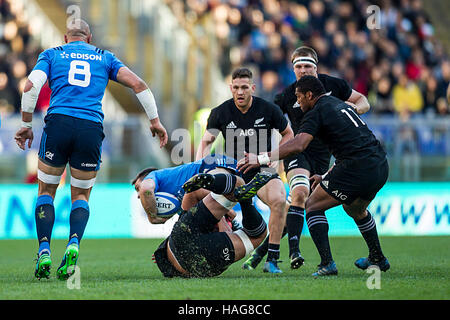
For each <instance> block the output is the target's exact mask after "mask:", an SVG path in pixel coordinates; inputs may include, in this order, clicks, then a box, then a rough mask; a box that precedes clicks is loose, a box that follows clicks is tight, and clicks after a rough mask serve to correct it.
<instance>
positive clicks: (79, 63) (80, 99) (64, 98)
mask: <svg viewBox="0 0 450 320" xmlns="http://www.w3.org/2000/svg"><path fill="white" fill-rule="evenodd" d="M124 66H125V65H124V64H123V63H122V62H121V61H120V60H119V59H117V58H116V57H115V56H114V54H112V53H111V52H109V51H106V50H101V49H98V48H96V47H95V46H93V45H90V44H88V43H86V42H83V41H75V42H71V43H68V44H66V45H63V46H60V47H56V48H52V49H48V50H45V51H44V52H42V53H41V54H40V55H39V59H38V61H37V64H36V66H35V67H34V70H41V71H43V72H45V73H46V74H47V77H48V81H49V86H50V89H51V90H52V95H51V98H50V106H49V108H48V110H47V114H53V113H58V114H64V115H68V116H72V117H76V118H80V119H87V120H91V121H95V122H103V118H104V115H103V111H102V99H103V96H104V94H105V89H106V86H107V85H108V81H109V80H110V79H111V80H114V81H117V78H116V77H117V72H118V71H119V69H120V68H121V67H124Z"/></svg>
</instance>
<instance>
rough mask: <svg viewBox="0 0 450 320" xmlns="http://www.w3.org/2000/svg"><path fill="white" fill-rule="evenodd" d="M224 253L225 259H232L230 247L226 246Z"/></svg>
mask: <svg viewBox="0 0 450 320" xmlns="http://www.w3.org/2000/svg"><path fill="white" fill-rule="evenodd" d="M222 254H223V259H224V260H227V261H230V250H229V249H228V248H224V249H223V250H222Z"/></svg>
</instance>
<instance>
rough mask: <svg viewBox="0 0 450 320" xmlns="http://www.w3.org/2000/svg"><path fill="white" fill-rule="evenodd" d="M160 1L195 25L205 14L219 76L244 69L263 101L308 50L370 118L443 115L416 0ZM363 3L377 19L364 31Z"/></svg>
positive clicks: (436, 48) (443, 83)
mask: <svg viewBox="0 0 450 320" xmlns="http://www.w3.org/2000/svg"><path fill="white" fill-rule="evenodd" d="M166 2H167V3H168V4H169V5H170V6H171V7H172V9H174V12H175V13H176V14H177V13H179V14H178V15H179V16H180V18H185V19H191V20H195V21H201V20H202V19H203V18H204V17H206V16H207V15H209V14H210V15H211V16H212V18H213V19H214V25H215V34H216V36H217V38H218V39H219V43H220V46H221V52H220V55H221V56H220V57H218V59H219V61H221V68H222V72H223V74H224V75H228V74H229V73H230V71H231V70H232V69H233V68H235V67H237V66H241V65H247V66H252V68H253V69H254V70H255V71H256V73H257V78H259V82H260V83H259V86H258V87H259V88H260V89H259V91H258V95H259V96H261V97H263V98H266V99H268V100H271V101H273V97H274V95H275V94H276V93H278V92H280V91H281V90H282V88H284V87H285V86H287V85H288V84H290V83H292V82H293V81H294V80H295V78H294V75H293V73H292V71H291V70H292V68H291V60H290V54H291V53H292V51H293V50H294V49H295V48H296V47H298V46H300V45H309V46H311V47H313V48H315V50H316V51H317V53H318V56H319V67H318V69H319V72H322V73H328V74H330V75H335V76H337V77H342V78H344V79H345V80H347V81H348V82H349V84H350V85H351V86H352V87H353V88H354V89H355V90H357V91H359V92H361V93H363V94H365V95H366V96H368V98H369V101H370V103H371V106H372V110H371V112H372V113H376V114H398V115H400V116H406V117H407V116H409V115H415V114H421V113H429V114H439V115H443V114H450V109H449V106H448V101H447V99H446V91H447V87H448V85H449V80H450V61H449V59H448V56H447V54H446V52H445V49H444V47H443V45H442V43H440V42H439V40H438V39H437V38H436V37H435V33H434V28H433V25H432V24H431V22H430V19H429V17H428V15H427V14H426V12H425V11H424V10H423V3H422V0H398V1H394V0H392V1H391V0H381V1H371V2H370V3H369V1H366V0H358V1H338V0H297V1H286V0H281V1H279V0H263V1H254V0H230V1H220V0H185V1H181V0H166ZM371 4H376V5H377V6H378V8H380V11H379V13H380V14H379V16H378V17H376V18H379V21H377V23H376V26H375V28H371V29H369V28H368V24H367V19H368V17H369V15H370V14H369V13H367V8H368V6H369V5H371ZM258 75H259V76H258Z"/></svg>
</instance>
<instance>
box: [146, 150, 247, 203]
mask: <svg viewBox="0 0 450 320" xmlns="http://www.w3.org/2000/svg"><path fill="white" fill-rule="evenodd" d="M215 168H227V169H230V170H232V171H233V170H234V171H235V173H236V174H239V173H238V171H237V161H236V160H235V159H232V158H229V157H227V156H224V155H209V156H207V157H205V158H203V159H200V160H197V161H195V162H191V163H187V164H183V165H180V166H176V167H171V168H166V169H160V170H155V171H152V172H150V173H149V174H148V175H147V176H146V177H145V178H144V180H145V179H152V180H153V181H154V182H155V192H167V193H170V194H172V195H174V196H175V197H177V198H178V200H180V201H182V199H183V196H184V190H183V188H182V186H183V184H184V183H185V182H186V181H188V180H189V179H190V178H192V177H193V176H195V175H196V174H198V173H203V172H208V171H210V170H212V169H215Z"/></svg>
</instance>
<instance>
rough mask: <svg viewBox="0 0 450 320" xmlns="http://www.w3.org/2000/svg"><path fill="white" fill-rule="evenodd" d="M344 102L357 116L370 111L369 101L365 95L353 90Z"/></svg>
mask: <svg viewBox="0 0 450 320" xmlns="http://www.w3.org/2000/svg"><path fill="white" fill-rule="evenodd" d="M346 102H347V103H349V104H350V105H351V106H353V108H355V110H356V113H358V114H364V113H366V112H367V111H369V110H370V104H369V100H367V98H366V96H365V95H363V94H362V93H360V92H358V91H356V90H355V89H352V94H351V95H350V97H349V98H348V101H346Z"/></svg>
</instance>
